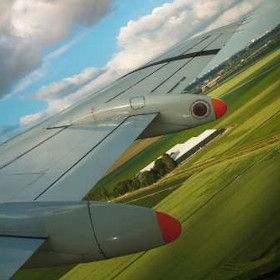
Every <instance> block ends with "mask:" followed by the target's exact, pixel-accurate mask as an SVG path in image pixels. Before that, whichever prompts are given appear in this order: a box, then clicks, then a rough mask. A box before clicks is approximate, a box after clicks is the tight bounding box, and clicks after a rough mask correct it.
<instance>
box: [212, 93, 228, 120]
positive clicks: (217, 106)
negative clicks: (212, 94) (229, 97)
mask: <svg viewBox="0 0 280 280" xmlns="http://www.w3.org/2000/svg"><path fill="white" fill-rule="evenodd" d="M211 100H212V105H213V108H214V111H215V114H216V118H217V119H218V118H220V117H221V116H223V115H224V114H225V112H226V110H227V105H226V104H225V103H224V102H223V101H222V100H220V99H218V98H211Z"/></svg>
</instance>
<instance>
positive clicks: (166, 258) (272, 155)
mask: <svg viewBox="0 0 280 280" xmlns="http://www.w3.org/2000/svg"><path fill="white" fill-rule="evenodd" d="M279 62H280V50H278V51H276V52H274V53H272V54H270V56H268V57H266V58H264V59H263V60H261V61H259V62H258V63H256V64H255V65H254V66H252V67H250V68H248V69H246V71H244V72H242V73H240V74H239V75H237V76H235V77H234V78H233V79H232V80H229V81H228V82H226V83H225V84H224V85H222V86H221V87H219V88H217V89H216V90H214V91H212V92H211V93H210V94H211V95H213V96H222V98H223V99H224V100H225V101H226V103H227V105H228V112H227V114H226V115H225V116H224V117H223V118H221V119H220V120H219V121H217V122H215V123H212V124H208V125H206V126H203V127H200V128H196V129H193V130H190V131H186V132H182V133H177V134H174V135H168V136H165V137H162V138H160V139H159V140H158V141H156V142H154V143H152V144H151V145H150V146H149V147H148V148H146V149H145V150H144V151H142V152H140V153H139V154H138V155H136V156H135V157H133V158H132V159H130V160H128V161H127V162H126V163H125V164H124V165H123V166H121V167H119V168H117V169H116V170H115V171H113V172H112V173H111V174H110V175H109V176H107V177H105V178H104V180H103V181H102V182H101V183H100V184H101V185H102V184H107V183H108V184H112V183H111V181H110V180H114V179H115V180H122V179H123V178H129V176H132V175H131V174H133V175H134V173H133V172H135V170H136V171H137V170H139V169H141V167H143V166H145V165H146V164H147V163H149V162H150V161H152V160H153V159H154V157H157V156H158V155H160V154H162V153H163V152H164V151H165V150H167V149H168V148H170V147H172V146H173V145H174V144H176V143H178V142H180V141H181V140H182V141H184V139H188V137H190V136H193V135H197V134H199V133H200V132H202V131H204V130H205V129H206V128H210V127H217V128H231V130H229V131H228V132H227V133H225V135H223V136H222V137H221V138H219V139H218V140H215V141H214V142H213V143H211V144H210V145H209V146H207V147H205V148H203V149H202V150H201V151H200V152H199V153H197V154H196V155H195V156H194V157H193V158H191V159H190V160H188V161H187V162H185V163H183V164H182V165H180V166H179V167H178V168H177V169H176V170H175V171H174V172H172V173H171V174H170V175H169V176H167V177H166V178H164V179H163V180H162V181H161V183H160V184H159V185H158V186H157V190H163V189H164V188H167V187H168V186H172V184H174V186H176V184H177V185H178V186H177V188H176V189H174V190H172V191H170V192H169V191H167V192H161V193H157V194H156V195H155V196H154V197H153V196H151V197H149V198H147V197H146V198H143V199H141V195H147V194H151V193H152V191H151V190H148V191H147V192H146V193H145V192H144V193H143V194H140V193H137V194H136V195H135V196H131V197H129V199H127V200H126V201H124V202H129V201H130V200H132V199H137V201H135V202H133V203H135V204H139V205H148V206H154V208H156V209H157V210H160V211H165V212H167V213H170V214H171V215H173V216H174V217H176V218H177V219H178V220H179V221H180V222H181V223H182V234H181V236H180V237H179V238H178V240H176V241H175V242H174V243H171V244H169V245H166V246H163V247H161V248H157V249H154V250H150V251H148V252H144V253H139V254H134V255H130V256H125V257H120V258H117V259H112V260H106V261H101V262H95V263H89V264H81V265H78V266H76V267H75V268H73V269H72V270H70V271H69V272H68V273H66V274H65V275H64V276H63V277H62V278H61V279H63V280H66V279H67V280H68V279H69V280H70V279H75V280H76V279H77V280H79V279H85V280H89V279H96V280H100V279H106V280H107V279H116V280H124V279H133V280H134V279H260V278H257V277H260V276H261V275H266V273H270V272H271V271H275V270H276V269H278V268H279V267H280V203H279V197H280V172H279V171H280V170H279V169H280V113H279V112H280V81H279V77H280V63H279ZM124 171H125V172H124ZM191 175H192V176H191ZM126 176H128V177H126ZM189 176H191V177H189ZM188 177H189V178H188ZM114 183H116V181H114ZM158 202H159V203H158ZM156 203H158V204H156ZM67 270H69V267H60V268H56V269H53V268H48V269H47V268H46V269H34V270H30V271H28V270H25V271H24V270H22V271H20V272H19V273H17V274H16V276H15V277H14V278H13V279H38V278H40V279H58V278H59V277H61V275H62V273H63V272H64V271H67ZM264 277H266V276H264ZM263 279H265V278H263Z"/></svg>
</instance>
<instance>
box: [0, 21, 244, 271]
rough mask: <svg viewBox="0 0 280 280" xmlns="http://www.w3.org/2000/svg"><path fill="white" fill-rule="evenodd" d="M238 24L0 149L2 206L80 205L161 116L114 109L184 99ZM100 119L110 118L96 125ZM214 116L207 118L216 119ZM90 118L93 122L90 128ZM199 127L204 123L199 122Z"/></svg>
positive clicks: (188, 44) (186, 45)
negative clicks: (177, 97) (29, 203)
mask: <svg viewBox="0 0 280 280" xmlns="http://www.w3.org/2000/svg"><path fill="white" fill-rule="evenodd" d="M241 23H242V22H237V23H233V24H230V25H228V26H225V27H222V28H219V29H216V30H213V31H211V32H208V33H205V34H203V35H200V36H197V37H195V38H192V39H190V40H183V41H181V42H180V43H178V44H177V45H175V46H174V47H172V48H170V49H169V50H168V51H167V52H165V53H164V54H162V55H160V56H159V57H157V58H156V59H154V60H152V61H151V62H149V63H147V64H145V65H143V66H142V67H140V68H138V69H136V70H134V71H132V72H130V73H128V74H127V75H125V76H123V77H121V78H120V79H118V80H116V81H115V82H114V83H112V84H111V85H109V86H108V87H106V88H104V89H103V90H101V91H100V92H98V93H96V94H93V95H92V96H90V97H88V98H86V99H85V100H84V101H82V102H80V103H79V104H78V105H76V106H72V107H71V108H69V109H67V110H65V111H63V112H61V113H59V114H57V115H56V116H54V117H51V118H50V119H48V120H46V121H44V122H42V123H41V124H39V125H37V126H35V127H33V128H31V129H29V130H28V131H26V132H24V133H22V134H21V135H19V136H17V137H15V138H13V139H11V140H9V141H7V142H6V143H4V144H2V145H1V146H0V192H1V196H0V202H2V203H3V202H22V201H73V200H81V199H82V198H83V197H84V196H85V195H86V193H87V192H88V191H89V190H90V189H91V188H92V187H93V186H94V185H95V184H96V183H97V182H98V180H99V179H100V178H101V177H102V176H103V175H104V173H105V172H106V171H107V170H108V169H109V168H110V166H111V165H112V164H113V163H114V162H115V161H116V160H117V159H118V158H119V157H120V155H121V154H122V153H123V152H124V151H125V150H126V149H127V148H128V146H129V145H130V144H131V143H132V142H133V141H134V140H135V139H137V137H138V136H139V135H140V134H141V133H143V132H145V129H147V127H149V125H150V124H151V123H152V122H153V121H155V120H156V119H157V118H158V117H159V110H158V109H157V103H158V102H154V103H153V104H154V105H153V106H154V107H153V110H150V111H145V110H144V111H143V112H142V111H141V112H142V113H138V114H135V115H133V114H128V115H127V114H123V115H122V114H120V116H117V117H116V115H114V114H113V115H112V116H113V117H109V118H108V117H106V115H108V114H109V115H110V114H112V112H113V111H114V110H115V111H116V113H118V112H122V111H118V110H119V108H120V107H122V106H123V103H122V102H123V100H128V103H129V105H130V109H131V108H132V109H133V110H134V109H135V110H138V109H139V108H140V109H141V108H142V107H143V106H144V105H143V104H145V102H148V101H147V100H149V98H150V99H153V98H154V97H157V96H159V97H160V99H162V98H161V96H163V95H168V96H175V93H181V92H182V91H183V89H184V88H185V87H186V86H187V85H188V84H189V83H190V82H191V81H193V80H194V79H195V78H196V77H197V76H198V74H199V73H200V72H201V71H202V69H203V68H204V66H205V65H206V64H207V63H208V62H209V61H210V60H211V59H212V58H213V57H214V56H215V55H216V54H217V53H218V52H219V50H220V49H221V48H222V47H223V46H224V45H225V43H226V42H227V41H228V39H229V38H230V37H231V36H232V34H233V33H234V32H235V31H236V30H237V28H238V27H239V26H240V25H241ZM181 95H183V94H181ZM151 96H152V97H151ZM138 97H139V98H138ZM203 98H204V99H203ZM205 98H206V97H200V100H205V102H206V99H205ZM163 99H164V97H163ZM170 100H171V99H170ZM118 102H119V103H118ZM170 102H171V103H172V101H170ZM206 103H207V102H206ZM111 104H112V107H110V106H111ZM113 105H114V106H113ZM100 106H101V109H99V108H100ZM102 106H103V107H102ZM192 106H193V105H192ZM207 106H208V105H207ZM207 106H206V107H207ZM209 106H210V105H209ZM211 106H212V105H211ZM211 106H210V107H211ZM213 106H214V107H215V105H214V103H213ZM102 108H103V109H102ZM104 108H105V109H104ZM106 108H107V109H106ZM198 109H199V108H198ZM102 110H103V111H102ZM106 110H107V111H106ZM141 110H142V109H141ZM209 110H210V109H209ZM96 111H97V112H98V114H97V115H96V116H97V119H96V120H95V112H96ZM210 111H211V110H210ZM102 112H103V113H104V112H105V117H99V118H98V116H100V115H102ZM139 112H140V111H139ZM213 114H214V113H213V112H212V113H211V114H210V115H209V118H210V117H211V118H212V119H211V120H213V119H214V118H213ZM216 115H217V114H216ZM89 117H92V118H91V119H90V121H89V120H88V119H89ZM79 120H81V121H79ZM197 120H198V121H199V120H200V119H199V116H198V117H197ZM0 217H1V215H0ZM0 236H1V233H0ZM10 240H11V239H10ZM15 240H16V239H15ZM16 242H19V246H21V244H24V245H22V246H26V247H27V248H29V249H30V251H35V250H36V249H37V248H38V246H39V245H40V242H37V243H36V242H35V243H36V244H35V243H34V242H33V240H30V242H27V243H24V241H22V242H23V243H21V242H20V241H18V240H16ZM12 243H13V242H8V243H7V247H6V248H5V250H6V251H9V248H10V250H11V252H12V250H13V246H16V245H15V244H17V243H13V244H14V245H12ZM0 246H1V243H0ZM30 251H29V252H27V251H26V252H25V251H23V252H21V253H19V254H20V255H21V256H22V259H21V260H20V261H15V262H12V263H11V266H13V269H14V271H16V270H17V269H18V268H19V267H20V266H21V264H22V263H23V262H24V259H28V258H29V256H30V254H29V253H30ZM12 254H13V253H12ZM1 273H2V269H1ZM0 275H1V274H0Z"/></svg>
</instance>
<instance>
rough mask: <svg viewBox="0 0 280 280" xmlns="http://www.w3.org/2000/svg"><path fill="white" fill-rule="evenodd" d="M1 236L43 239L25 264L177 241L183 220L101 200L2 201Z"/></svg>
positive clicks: (71, 259)
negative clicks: (41, 243)
mask: <svg viewBox="0 0 280 280" xmlns="http://www.w3.org/2000/svg"><path fill="white" fill-rule="evenodd" d="M0 213H1V214H0V235H3V236H7V237H8V236H11V237H15V236H16V237H30V238H45V239H46V241H45V243H44V244H43V245H42V246H41V247H40V248H39V250H38V251H37V252H35V254H34V255H33V256H32V257H31V258H30V259H29V260H28V261H27V263H26V264H25V266H24V267H40V266H52V265H59V264H71V263H81V262H90V261H96V260H102V259H107V258H112V257H117V256H122V255H126V254H131V253H135V252H139V251H143V250H148V249H151V248H155V247H158V246H161V245H164V244H166V243H169V242H171V241H173V240H174V239H176V238H177V237H178V236H179V234H180V232H181V225H180V223H179V222H178V221H177V220H176V219H174V218H172V217H170V216H168V215H167V214H164V213H161V212H156V211H155V210H153V209H149V208H145V207H137V206H132V205H125V204H114V203H102V202H85V201H81V202H14V203H3V204H0Z"/></svg>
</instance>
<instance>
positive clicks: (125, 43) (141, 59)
mask: <svg viewBox="0 0 280 280" xmlns="http://www.w3.org/2000/svg"><path fill="white" fill-rule="evenodd" d="M260 2H262V1H261V0H254V1H253V0H247V1H240V0H227V1H224V0H215V1H214V0H211V1H210V0H174V2H172V3H166V4H163V5H162V6H161V7H158V8H156V9H154V10H153V12H152V13H151V14H149V15H146V16H143V17H141V18H140V19H139V20H137V21H129V22H128V23H127V25H126V26H124V27H122V28H121V29H120V32H119V35H118V37H117V39H118V45H119V47H120V51H119V52H117V53H116V54H115V55H114V56H113V58H112V59H111V60H110V61H109V62H108V63H107V65H106V66H105V67H104V68H103V69H102V71H101V72H100V73H99V75H97V76H95V77H92V81H90V78H89V79H86V81H87V82H86V83H84V84H83V80H84V79H83V75H76V76H73V77H71V78H67V79H64V80H62V81H61V82H58V83H53V84H51V85H49V86H46V87H43V88H42V89H40V90H39V91H38V92H37V93H35V96H36V97H37V98H42V99H44V100H46V101H48V102H49V108H48V109H47V110H46V111H45V114H46V115H49V114H53V113H55V112H57V111H59V110H61V109H64V108H65V107H67V106H70V105H71V104H73V103H74V102H75V101H77V100H78V99H80V98H82V97H84V96H87V95H88V94H92V93H93V92H95V91H96V90H98V89H100V88H101V87H102V86H104V85H105V84H106V83H108V82H110V81H112V80H113V79H116V78H118V77H120V76H121V75H123V74H125V73H127V72H128V71H130V70H132V69H134V68H136V67H139V66H140V65H142V64H144V63H145V62H148V61H149V60H150V59H151V58H153V57H154V56H156V55H158V54H160V53H161V52H163V51H164V50H166V49H167V48H169V47H170V46H172V45H174V44H175V43H177V42H178V41H179V40H180V39H182V38H184V37H186V36H187V37H191V36H192V35H194V34H195V33H197V32H200V31H201V30H205V29H206V28H207V27H208V26H211V25H212V24H215V27H217V26H218V25H223V24H224V23H225V21H227V23H228V22H229V21H234V20H238V19H240V17H242V16H244V15H245V14H246V13H248V12H249V11H250V10H252V9H253V8H254V7H256V6H257V5H259V4H260ZM74 80H75V83H73V81H74ZM73 85H75V86H74V87H73Z"/></svg>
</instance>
